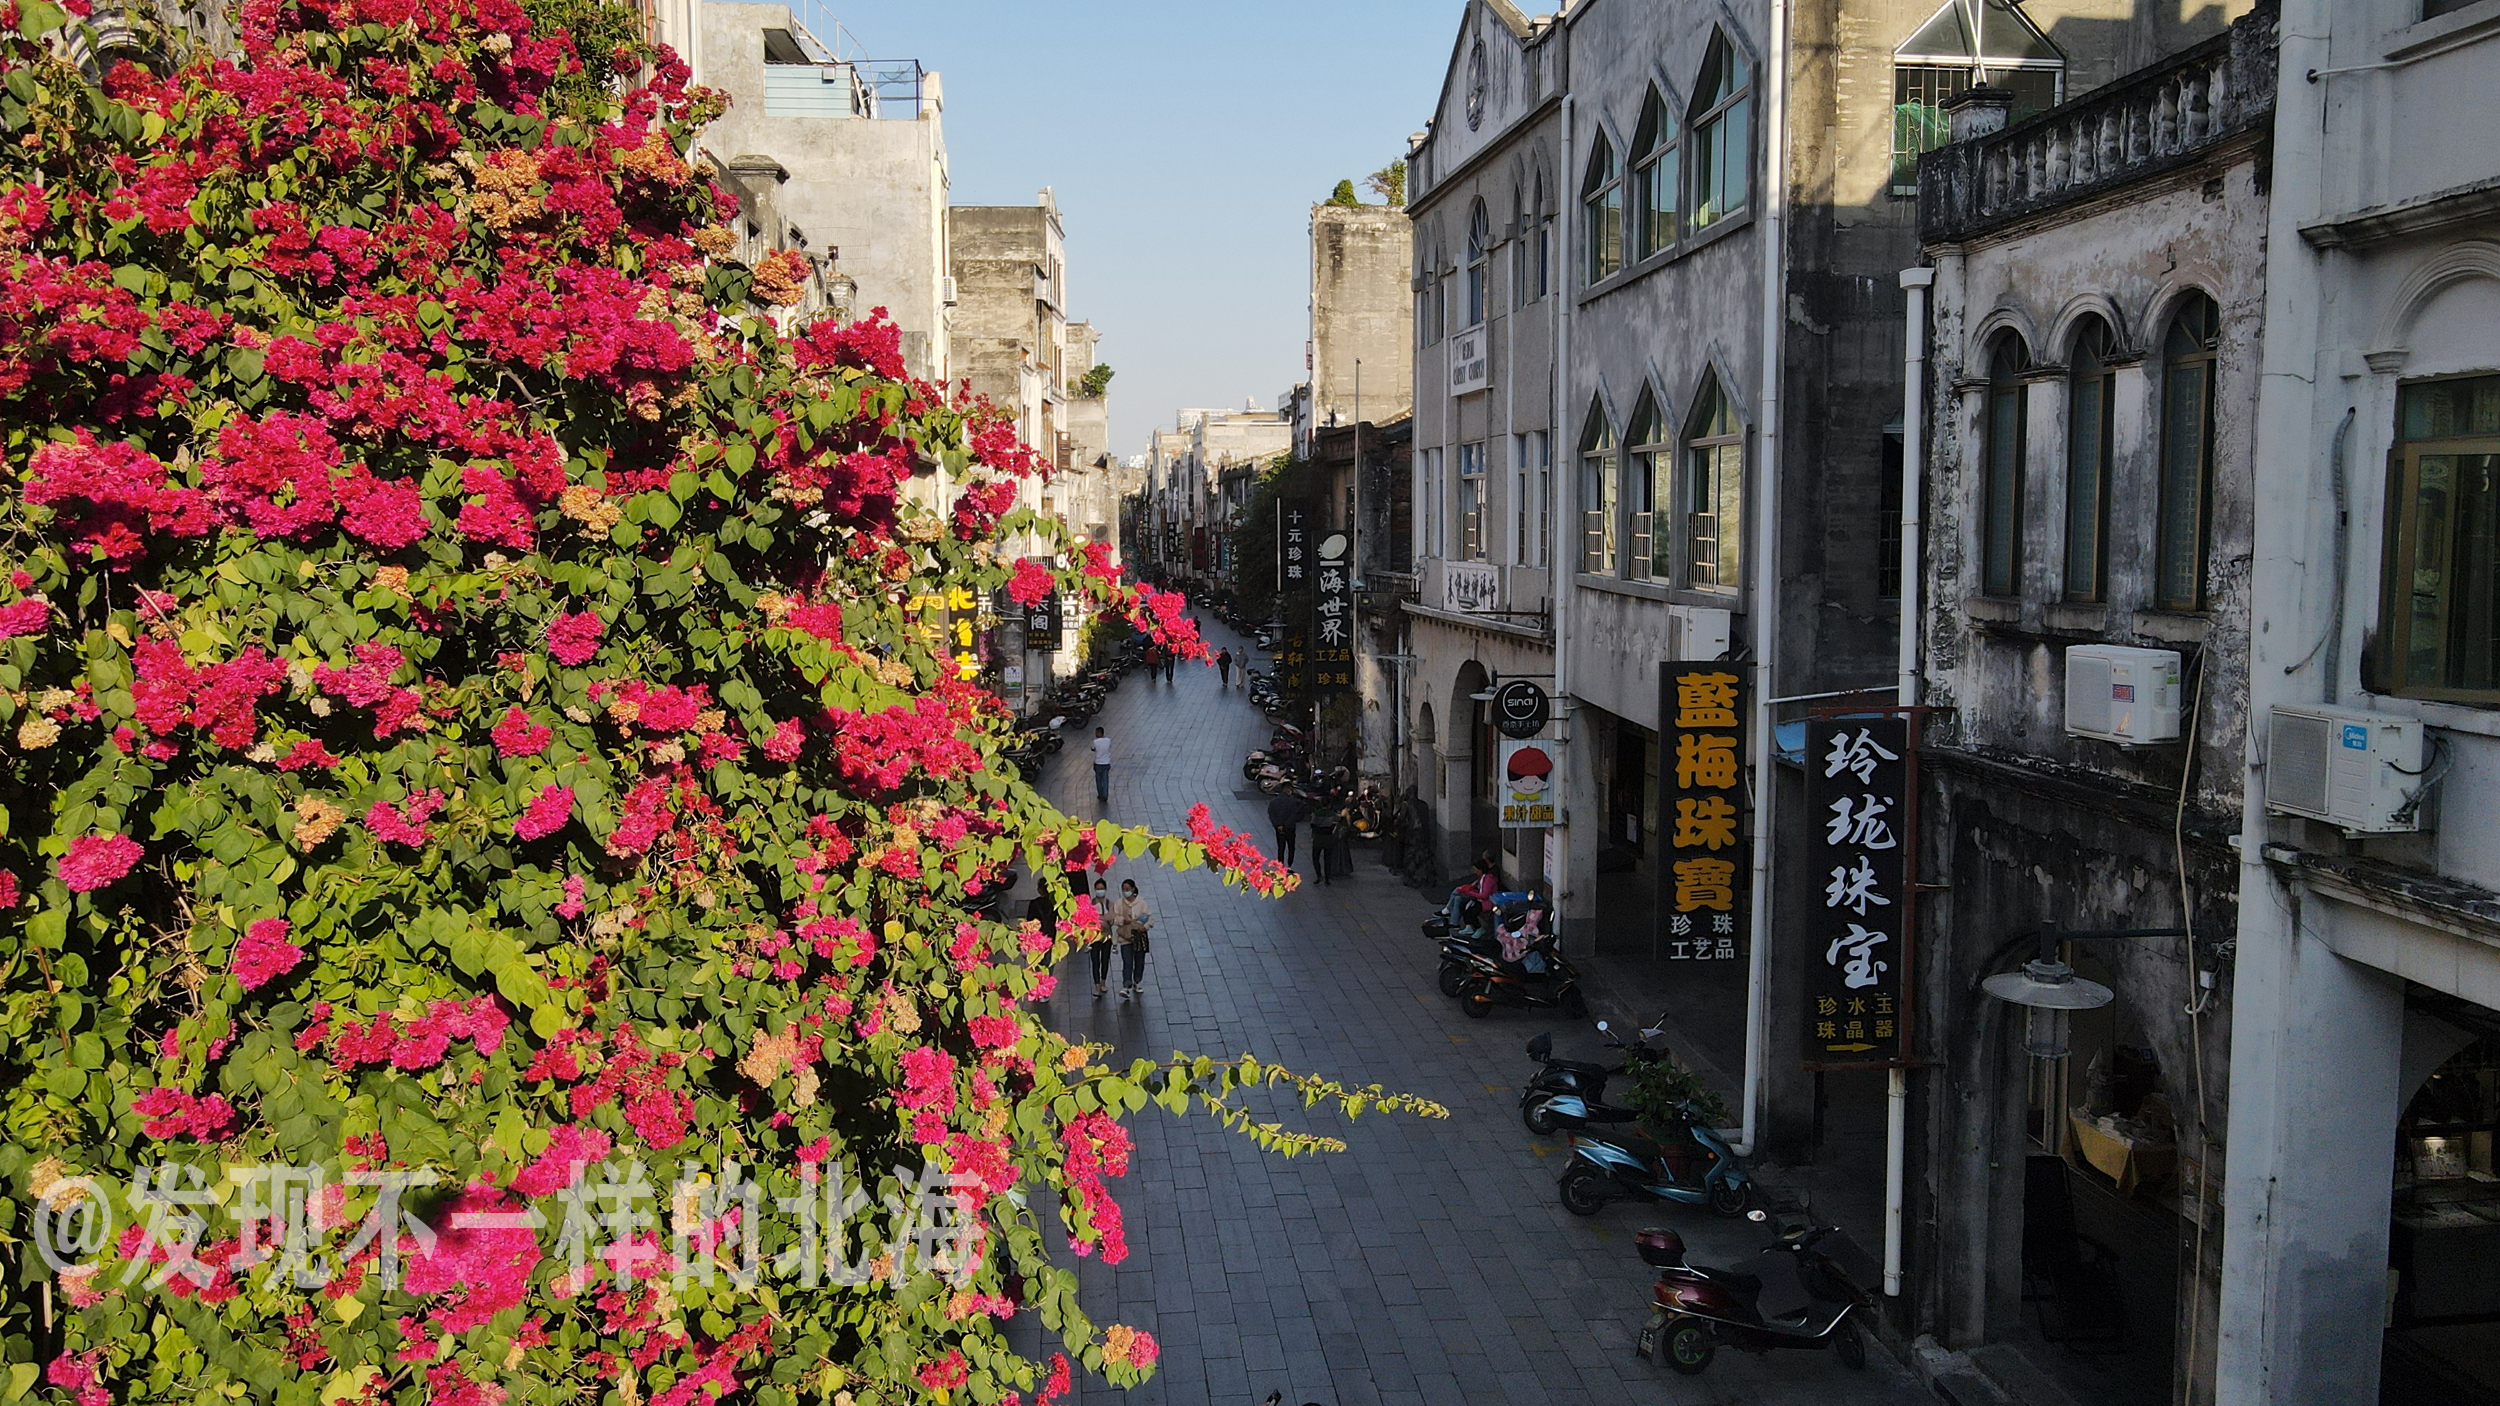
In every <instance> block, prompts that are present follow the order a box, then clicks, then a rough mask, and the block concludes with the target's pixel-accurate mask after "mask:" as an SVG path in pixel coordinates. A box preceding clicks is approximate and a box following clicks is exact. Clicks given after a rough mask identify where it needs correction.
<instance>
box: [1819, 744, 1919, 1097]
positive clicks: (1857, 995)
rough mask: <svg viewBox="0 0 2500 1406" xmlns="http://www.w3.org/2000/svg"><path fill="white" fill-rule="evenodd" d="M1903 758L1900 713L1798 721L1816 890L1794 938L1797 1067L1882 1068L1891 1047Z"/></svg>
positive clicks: (1897, 1022)
mask: <svg viewBox="0 0 2500 1406" xmlns="http://www.w3.org/2000/svg"><path fill="white" fill-rule="evenodd" d="M1909 757H1910V720H1909V719H1908V718H1906V717H1902V716H1898V715H1885V716H1877V717H1850V718H1813V719H1809V720H1808V721H1807V723H1806V754H1805V760H1806V830H1807V834H1806V854H1807V856H1808V859H1807V863H1806V870H1807V873H1808V875H1809V877H1810V880H1811V884H1812V888H1813V891H1814V894H1815V897H1814V899H1813V900H1812V901H1811V902H1809V903H1808V904H1807V906H1806V908H1807V912H1808V914H1809V915H1810V917H1809V919H1808V922H1807V924H1806V928H1805V931H1804V933H1803V934H1802V936H1803V937H1804V939H1805V947H1806V952H1805V967H1806V973H1807V976H1806V990H1805V1001H1806V1012H1805V1029H1806V1062H1807V1063H1808V1064H1812V1065H1817V1066H1820V1067H1823V1068H1831V1067H1833V1066H1835V1065H1876V1064H1891V1063H1894V1062H1896V1061H1898V1060H1899V1059H1900V1058H1901V1055H1902V1038H1901V1032H1902V1028H1903V1024H1904V1022H1903V1019H1902V1015H1903V1011H1904V1009H1905V1008H1906V1005H1907V997H1906V995H1905V994H1904V993H1905V986H1904V978H1905V976H1906V974H1907V972H1908V967H1909V962H1908V958H1907V955H1906V953H1905V952H1904V950H1903V949H1904V947H1905V945H1906V944H1905V942H1904V940H1903V939H1904V937H1905V935H1906V934H1907V931H1908V929H1907V927H1906V925H1905V923H1904V918H1905V916H1906V914H1907V913H1908V911H1909V897H1910V896H1909V892H1908V887H1909V885H1908V878H1909V873H1910V869H1909V852H1910V847H1911V841H1912V838H1913V837H1912V836H1911V834H1910V831H1909V826H1908V825H1907V823H1906V816H1907V814H1908V802H1909V798H1910V762H1909Z"/></svg>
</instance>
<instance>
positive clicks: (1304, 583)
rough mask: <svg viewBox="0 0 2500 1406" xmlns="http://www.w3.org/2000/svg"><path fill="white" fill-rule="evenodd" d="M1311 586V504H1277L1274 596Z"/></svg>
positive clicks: (1299, 501)
mask: <svg viewBox="0 0 2500 1406" xmlns="http://www.w3.org/2000/svg"><path fill="white" fill-rule="evenodd" d="M1310 585H1311V500H1310V499H1308V498H1279V499H1277V500H1276V593H1277V594H1278V595H1282V596H1290V595H1292V594H1294V593H1295V592H1297V591H1303V590H1308V589H1309V588H1310Z"/></svg>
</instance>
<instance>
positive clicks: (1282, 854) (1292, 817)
mask: <svg viewBox="0 0 2500 1406" xmlns="http://www.w3.org/2000/svg"><path fill="white" fill-rule="evenodd" d="M1308 809H1309V807H1307V806H1306V805H1304V804H1303V801H1302V798H1301V797H1300V796H1297V795H1295V794H1294V793H1293V792H1291V791H1280V792H1278V793H1277V795H1276V798H1275V799H1274V800H1271V801H1269V802H1268V803H1267V823H1268V824H1270V825H1273V826H1275V827H1276V858H1277V859H1278V860H1279V861H1281V862H1282V863H1283V864H1284V866H1285V867H1286V868H1288V869H1290V868H1292V867H1293V850H1294V845H1293V837H1294V827H1296V826H1298V825H1300V824H1301V823H1302V817H1303V814H1304V813H1305V812H1306V811H1307V810H1308Z"/></svg>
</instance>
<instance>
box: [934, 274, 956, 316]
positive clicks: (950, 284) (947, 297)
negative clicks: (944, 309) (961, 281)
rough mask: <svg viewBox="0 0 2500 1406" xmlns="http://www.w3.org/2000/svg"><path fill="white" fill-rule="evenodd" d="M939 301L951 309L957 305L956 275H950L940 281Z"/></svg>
mask: <svg viewBox="0 0 2500 1406" xmlns="http://www.w3.org/2000/svg"><path fill="white" fill-rule="evenodd" d="M938 301H939V302H942V303H944V304H946V305H947V306H948V307H950V308H951V307H953V306H954V305H955V302H956V299H955V275H953V274H951V273H950V274H948V275H946V276H945V277H944V278H941V279H939V280H938Z"/></svg>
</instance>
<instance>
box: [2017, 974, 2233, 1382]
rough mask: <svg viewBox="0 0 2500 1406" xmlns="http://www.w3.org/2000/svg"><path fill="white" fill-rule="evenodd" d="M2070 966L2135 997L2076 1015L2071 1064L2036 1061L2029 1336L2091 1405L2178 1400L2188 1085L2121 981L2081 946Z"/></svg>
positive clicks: (2037, 1356) (2026, 1213)
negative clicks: (2181, 1150)
mask: <svg viewBox="0 0 2500 1406" xmlns="http://www.w3.org/2000/svg"><path fill="white" fill-rule="evenodd" d="M2066 960H2067V961H2068V962H2070V963H2072V964H2073V965H2074V967H2075V970H2076V974H2077V975H2079V976H2083V977H2085V978H2088V979H2090V980H2093V981H2097V982H2099V983H2101V984H2102V985H2104V986H2108V987H2111V988H2112V989H2113V990H2117V991H2119V992H2121V993H2122V994H2120V996H2119V998H2118V999H2117V1000H2115V1001H2113V1002H2111V1003H2110V1004H2109V1005H2107V1006H2103V1007H2102V1008H2100V1009H2099V1010H2093V1011H2077V1012H2075V1013H2074V1016H2073V1019H2072V1023H2071V1026H2070V1041H2071V1049H2072V1053H2071V1054H2069V1055H2068V1056H2067V1057H2066V1058H2065V1059H2062V1060H2033V1061H2031V1089H2030V1097H2029V1108H2028V1113H2027V1118H2026V1133H2027V1136H2026V1138H2025V1144H2026V1150H2027V1153H2028V1155H2027V1157H2026V1158H2025V1161H2024V1168H2023V1238H2022V1325H2021V1328H2020V1329H2019V1331H2018V1333H2017V1335H2016V1337H2017V1341H2018V1342H2019V1343H2020V1344H2021V1346H2022V1348H2023V1355H2024V1356H2025V1357H2027V1358H2029V1359H2030V1360H2031V1361H2032V1363H2033V1365H2035V1366H2037V1367H2039V1368H2040V1369H2041V1370H2043V1371H2045V1372H2046V1373H2048V1374H2049V1375H2050V1376H2051V1377H2053V1378H2055V1379H2056V1380H2057V1382H2058V1383H2059V1384H2060V1385H2061V1386H2063V1387H2065V1388H2066V1389H2067V1391H2068V1392H2070V1393H2071V1394H2073V1395H2074V1396H2076V1397H2077V1398H2079V1399H2081V1400H2086V1401H2095V1402H2106V1403H2110V1406H2168V1403H2169V1402H2170V1401H2171V1399H2172V1385H2173V1383H2172V1377H2173V1369H2174V1364H2175V1359H2176V1351H2177V1337H2176V1334H2177V1325H2178V1323H2179V1312H2178V1308H2179V1276H2180V1269H2181V1265H2180V1261H2181V1254H2180V1249H2181V1246H2182V1245H2183V1244H2184V1243H2186V1239H2187V1237H2189V1236H2192V1235H2193V1234H2194V1230H2195V1227H2194V1224H2193V1223H2192V1222H2191V1221H2189V1220H2188V1219H2187V1217H2186V1216H2185V1215H2184V1214H2182V1207H2181V1204H2180V1199H2179V1194H2180V1165H2179V1161H2180V1159H2179V1156H2178V1149H2177V1143H2178V1137H2177V1133H2176V1120H2175V1109H2176V1108H2177V1106H2178V1105H2177V1103H2176V1102H2175V1100H2177V1099H2178V1098H2180V1097H2181V1096H2182V1090H2183V1089H2184V1087H2185V1085H2184V1082H2183V1080H2181V1079H2178V1078H2174V1071H2171V1070H2167V1069H2164V1068H2163V1067H2162V1065H2161V1061H2160V1059H2159V1057H2158V1056H2157V1055H2156V1053H2155V1051H2154V1050H2153V1049H2152V1048H2151V1042H2150V1040H2149V1038H2148V1037H2147V1034H2146V1031H2145V1027H2144V1022H2143V1019H2142V1012H2140V1011H2139V1010H2137V1009H2135V1007H2134V1006H2133V1004H2132V1003H2130V1002H2129V1001H2128V999H2127V998H2126V996H2125V995H2124V994H2123V993H2124V991H2125V989H2126V988H2125V987H2124V986H2123V985H2121V984H2120V983H2119V982H2118V981H2117V980H2116V976H2115V973H2113V972H2111V971H2109V970H2108V969H2107V968H2106V966H2105V965H2104V964H2103V963H2102V962H2101V961H2100V960H2098V959H2097V958H2096V956H2095V954H2094V953H2093V952H2092V951H2090V950H2089V948H2088V946H2086V945H2080V944H2069V946H2068V950H2067V954H2066ZM2184 1073H2185V1071H2176V1074H2179V1075H2184ZM2190 1096H2192V1095H2190Z"/></svg>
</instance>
